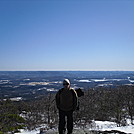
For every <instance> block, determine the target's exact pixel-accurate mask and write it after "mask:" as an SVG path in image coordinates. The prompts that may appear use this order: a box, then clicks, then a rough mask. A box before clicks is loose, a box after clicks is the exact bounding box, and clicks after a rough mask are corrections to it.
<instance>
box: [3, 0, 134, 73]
mask: <svg viewBox="0 0 134 134" xmlns="http://www.w3.org/2000/svg"><path fill="white" fill-rule="evenodd" d="M0 70H1V71H4V70H9V71H10V70H12V71H13V70H16V71H19V70H20V71H22V70H26V71H28V70H32V71H33V70H37V71H38V70H104V71H107V70H118V71H120V70H128V71H130V70H131V71H134V0H0Z"/></svg>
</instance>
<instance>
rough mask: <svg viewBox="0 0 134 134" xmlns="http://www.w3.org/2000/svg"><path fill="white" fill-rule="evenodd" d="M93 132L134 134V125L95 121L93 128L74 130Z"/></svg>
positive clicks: (52, 133) (30, 133)
mask: <svg viewBox="0 0 134 134" xmlns="http://www.w3.org/2000/svg"><path fill="white" fill-rule="evenodd" d="M91 130H96V131H111V130H117V131H120V132H125V133H127V134H134V125H128V126H124V127H117V124H116V123H114V122H109V121H94V125H93V126H92V128H90V126H86V128H83V129H81V128H74V134H78V133H79V134H85V132H86V133H87V134H88V132H89V133H90V131H91ZM39 131H40V129H39V128H37V130H34V131H25V130H21V132H20V133H17V134H39ZM46 134H58V132H57V129H51V130H50V129H49V130H47V131H46Z"/></svg>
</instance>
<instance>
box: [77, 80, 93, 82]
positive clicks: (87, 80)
mask: <svg viewBox="0 0 134 134" xmlns="http://www.w3.org/2000/svg"><path fill="white" fill-rule="evenodd" d="M79 82H91V81H89V80H79Z"/></svg>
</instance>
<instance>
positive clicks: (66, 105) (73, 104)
mask: <svg viewBox="0 0 134 134" xmlns="http://www.w3.org/2000/svg"><path fill="white" fill-rule="evenodd" d="M56 105H57V108H58V109H60V110H62V111H72V110H73V111H74V110H75V109H76V108H77V105H78V97H77V93H76V91H75V90H74V89H71V88H70V89H64V88H62V89H60V90H59V91H58V92H57V94H56Z"/></svg>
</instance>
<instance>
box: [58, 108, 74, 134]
mask: <svg viewBox="0 0 134 134" xmlns="http://www.w3.org/2000/svg"><path fill="white" fill-rule="evenodd" d="M66 117H67V131H68V134H71V133H72V131H73V111H62V110H59V134H64V132H65V131H66V127H65V125H66Z"/></svg>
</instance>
